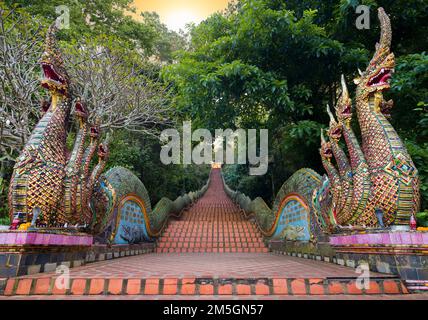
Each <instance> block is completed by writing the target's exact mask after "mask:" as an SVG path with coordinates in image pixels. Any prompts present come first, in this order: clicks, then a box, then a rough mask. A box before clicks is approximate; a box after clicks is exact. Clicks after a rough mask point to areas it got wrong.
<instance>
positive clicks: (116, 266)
mask: <svg viewBox="0 0 428 320" xmlns="http://www.w3.org/2000/svg"><path fill="white" fill-rule="evenodd" d="M41 276H43V277H45V276H46V277H51V276H52V277H55V276H57V275H56V274H55V273H54V272H53V273H43V274H38V275H30V276H24V277H23V278H34V277H41ZM70 276H71V277H72V278H126V279H131V278H140V279H144V278H156V277H158V278H168V277H171V278H179V277H181V278H186V277H193V278H195V277H196V278H204V277H207V278H262V277H266V278H274V277H278V278H338V277H351V278H354V277H356V276H357V274H356V273H355V270H354V269H352V268H348V267H342V266H339V265H335V264H332V263H327V262H320V261H315V260H308V259H303V258H297V257H290V256H284V255H275V254H272V253H224V254H219V253H168V254H155V253H150V254H145V255H139V256H132V257H125V258H120V259H115V260H108V261H101V262H96V263H91V264H87V265H84V266H81V267H76V268H72V269H71V270H70ZM372 276H373V277H385V275H384V274H376V273H372Z"/></svg>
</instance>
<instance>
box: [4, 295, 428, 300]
mask: <svg viewBox="0 0 428 320" xmlns="http://www.w3.org/2000/svg"><path fill="white" fill-rule="evenodd" d="M102 299H103V300H244V299H245V300H258V301H260V300H428V294H405V295H403V294H402V295H385V294H382V295H341V296H336V295H319V296H310V295H304V296H289V295H288V296H287V295H270V296H260V295H259V296H258V295H253V296H236V295H234V296H232V295H222V296H219V295H215V296H177V295H152V296H147V295H134V296H125V295H121V296H120V295H119V296H103V297H102ZM0 300H100V296H78V295H76V296H70V295H55V296H41V295H39V296H35V295H33V296H11V297H5V296H0Z"/></svg>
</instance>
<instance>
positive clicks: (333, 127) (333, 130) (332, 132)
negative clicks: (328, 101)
mask: <svg viewBox="0 0 428 320" xmlns="http://www.w3.org/2000/svg"><path fill="white" fill-rule="evenodd" d="M327 114H328V116H329V118H330V126H329V129H328V136H329V137H330V139H333V140H334V141H336V142H337V141H339V140H340V138H341V137H342V124H341V123H338V122H337V121H336V119H334V116H333V114H332V113H331V110H330V106H329V105H327Z"/></svg>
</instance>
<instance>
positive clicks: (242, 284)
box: [4, 277, 408, 296]
mask: <svg viewBox="0 0 428 320" xmlns="http://www.w3.org/2000/svg"><path fill="white" fill-rule="evenodd" d="M362 294H366V295H381V294H396V295H399V294H408V291H407V289H406V287H405V286H404V285H403V284H402V282H401V280H399V279H391V278H389V279H371V281H370V287H369V288H366V289H364V288H363V289H359V288H358V286H357V280H356V279H355V278H353V279H319V278H315V279H314V278H309V279H305V278H299V279H296V278H254V279H237V278H230V279H218V278H165V279H159V278H147V279H122V278H105V279H103V278H93V279H87V278H74V279H72V280H71V281H70V284H69V288H68V289H66V288H64V289H61V288H57V286H56V285H55V278H53V277H52V278H42V277H40V278H22V279H9V280H8V281H7V284H6V288H5V291H4V295H5V296H29V295H104V296H105V295H193V296H199V295H200V296H221V295H242V296H249V295H265V296H269V295H275V296H280V295H283V296H285V295H300V296H308V295H337V296H340V295H362Z"/></svg>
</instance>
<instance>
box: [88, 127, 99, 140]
mask: <svg viewBox="0 0 428 320" xmlns="http://www.w3.org/2000/svg"><path fill="white" fill-rule="evenodd" d="M99 134H100V130H99V129H98V127H91V129H90V130H89V135H90V136H91V137H92V138H98V136H99Z"/></svg>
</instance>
